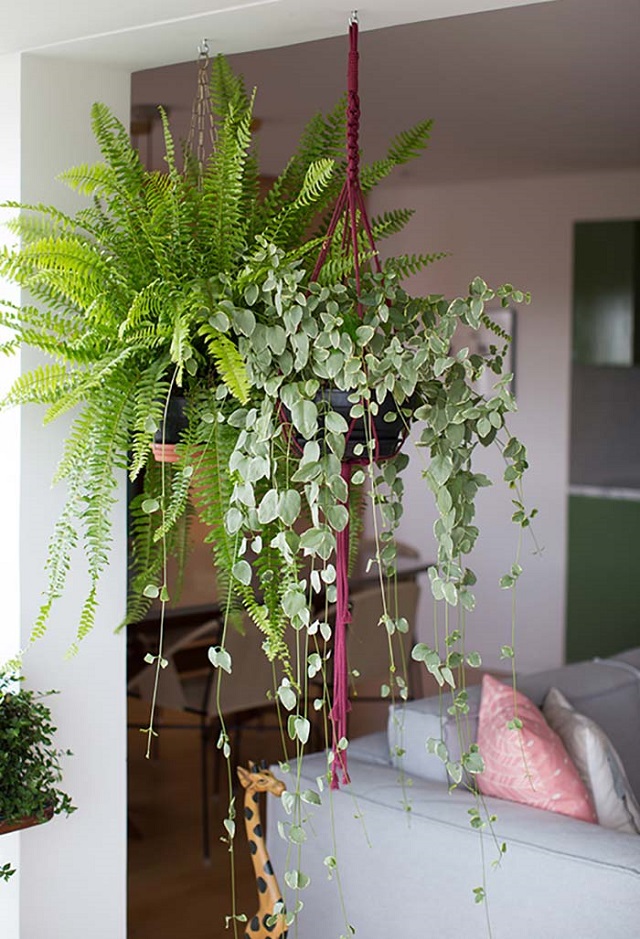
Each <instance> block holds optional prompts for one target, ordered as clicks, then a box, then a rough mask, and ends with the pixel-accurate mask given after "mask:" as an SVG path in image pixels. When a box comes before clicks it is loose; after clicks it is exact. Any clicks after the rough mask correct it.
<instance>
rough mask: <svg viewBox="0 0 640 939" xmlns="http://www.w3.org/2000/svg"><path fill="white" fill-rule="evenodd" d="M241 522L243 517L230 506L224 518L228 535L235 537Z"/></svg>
mask: <svg viewBox="0 0 640 939" xmlns="http://www.w3.org/2000/svg"><path fill="white" fill-rule="evenodd" d="M243 522H244V516H243V514H242V512H241V511H240V509H237V508H236V507H235V506H232V507H231V508H230V509H229V511H228V512H227V513H226V515H225V517H224V525H225V528H226V529H227V531H228V533H229V534H230V535H235V534H236V532H238V531H240V529H241V528H242V525H243Z"/></svg>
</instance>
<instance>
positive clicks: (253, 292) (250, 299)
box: [244, 284, 260, 306]
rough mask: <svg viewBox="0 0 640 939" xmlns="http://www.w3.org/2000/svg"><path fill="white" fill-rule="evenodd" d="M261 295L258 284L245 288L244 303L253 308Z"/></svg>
mask: <svg viewBox="0 0 640 939" xmlns="http://www.w3.org/2000/svg"><path fill="white" fill-rule="evenodd" d="M259 293H260V288H259V287H258V285H257V284H248V285H247V286H246V287H245V288H244V301H245V303H246V304H247V306H253V304H254V303H255V302H256V300H257V299H258V295H259Z"/></svg>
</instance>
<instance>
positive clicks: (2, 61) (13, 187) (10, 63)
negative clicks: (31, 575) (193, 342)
mask: <svg viewBox="0 0 640 939" xmlns="http://www.w3.org/2000/svg"><path fill="white" fill-rule="evenodd" d="M0 127H1V128H2V137H1V140H2V145H1V146H0V201H3V202H4V201H6V200H15V199H19V198H20V57H19V56H17V55H12V56H0ZM9 215H10V213H9V212H6V211H4V210H3V211H2V212H1V213H0V245H5V244H7V243H10V242H11V240H12V236H11V235H10V234H9V232H7V231H6V229H5V228H4V222H5V220H6V218H7V217H9ZM0 297H2V298H3V299H4V300H8V301H11V302H13V303H19V302H20V291H19V290H18V289H17V288H16V287H13V286H12V285H9V284H7V283H5V282H4V281H3V280H2V279H1V278H0ZM8 338H9V337H8V336H7V335H6V334H4V333H3V332H2V330H1V329H0V342H4V341H6V340H7V339H8ZM19 374H20V355H19V354H17V355H14V356H13V358H11V359H7V358H5V357H4V356H2V357H0V397H3V396H4V395H5V393H6V392H7V391H8V389H9V388H10V387H11V385H12V383H13V382H14V381H15V379H16V378H17V377H18V375H19ZM0 519H2V538H0V596H1V597H2V612H1V614H0V615H1V617H2V619H1V621H0V662H5V661H6V660H7V659H9V658H11V657H12V656H13V655H15V653H16V652H17V651H18V649H19V647H20V564H19V550H18V548H19V543H20V415H19V413H18V412H15V411H14V412H11V411H6V412H0ZM8 862H9V863H11V865H12V867H14V868H16V870H17V871H18V873H16V874H14V876H13V878H12V879H11V880H10V881H9V883H8V884H5V883H4V882H0V933H1V934H2V935H3V936H5V937H6V939H17V937H18V936H19V925H20V835H18V834H12V835H4V836H3V837H2V838H1V839H0V867H2V866H3V865H4V864H6V863H8Z"/></svg>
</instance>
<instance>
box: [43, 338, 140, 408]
mask: <svg viewBox="0 0 640 939" xmlns="http://www.w3.org/2000/svg"><path fill="white" fill-rule="evenodd" d="M137 351H138V350H137V347H136V346H129V347H127V348H124V349H121V350H120V351H119V352H112V353H109V355H106V356H105V357H104V359H101V360H100V361H98V362H96V363H95V365H94V366H93V368H92V369H90V370H89V371H88V372H80V373H76V374H75V375H74V377H73V380H72V381H69V386H70V387H69V388H68V389H67V390H64V391H63V393H62V394H61V395H58V396H57V398H56V400H55V401H53V403H52V404H51V407H50V408H49V410H48V411H47V413H46V415H45V418H44V422H45V424H49V423H51V421H54V420H55V419H56V418H57V417H60V415H61V414H64V413H65V411H69V410H70V409H71V408H73V407H75V406H76V405H77V404H80V403H81V402H82V401H85V400H87V399H88V398H90V397H91V392H92V391H93V390H94V389H96V388H100V387H103V386H104V385H105V382H106V380H107V378H108V377H109V376H110V375H111V374H112V373H113V372H115V371H116V370H120V369H121V367H122V365H124V363H125V362H126V361H127V360H128V359H130V358H131V357H132V356H133V355H134V354H135V353H136V352H137Z"/></svg>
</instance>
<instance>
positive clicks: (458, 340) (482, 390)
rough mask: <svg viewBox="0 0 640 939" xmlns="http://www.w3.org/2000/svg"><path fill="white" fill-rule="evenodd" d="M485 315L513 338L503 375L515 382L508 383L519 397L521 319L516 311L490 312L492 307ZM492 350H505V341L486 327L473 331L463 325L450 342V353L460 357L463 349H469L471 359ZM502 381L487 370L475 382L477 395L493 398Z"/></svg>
mask: <svg viewBox="0 0 640 939" xmlns="http://www.w3.org/2000/svg"><path fill="white" fill-rule="evenodd" d="M485 313H486V315H487V316H488V317H489V319H491V320H492V321H493V322H494V323H495V324H496V325H497V326H499V327H500V329H501V330H503V332H505V333H506V334H507V335H508V336H510V337H511V342H510V343H509V347H508V349H507V352H506V355H505V357H504V361H503V373H504V374H507V373H509V372H510V373H511V374H512V375H513V378H512V380H511V382H510V383H509V390H510V391H511V393H512V394H513V395H514V396H515V394H516V352H517V345H516V339H517V322H518V315H517V310H516V308H515V307H513V306H510V307H506V308H503V307H498V308H497V309H491V308H490V307H489V308H487V309H486V310H485ZM491 346H496V347H497V348H499V349H500V348H502V346H504V341H503V340H502V339H501V338H500V336H497V335H496V334H495V333H494V332H493V330H491V329H489V327H488V326H485V325H484V324H483V325H481V326H480V328H479V329H472V328H471V327H470V326H465V325H463V324H460V325H459V326H458V328H457V329H456V332H455V335H454V336H453V339H452V340H451V351H450V355H457V354H458V352H460V351H461V350H462V349H464V348H467V349H468V350H469V355H483V356H484V355H487V354H488V353H489V351H490V347H491ZM498 380H499V377H498V375H496V374H495V373H494V372H492V371H490V370H489V369H485V371H484V372H483V374H482V375H481V376H480V378H479V379H478V380H477V381H476V382H474V388H475V389H476V391H477V392H478V393H479V394H481V395H484V396H485V397H491V395H492V393H493V388H494V385H495V384H496V382H497V381H498Z"/></svg>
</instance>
